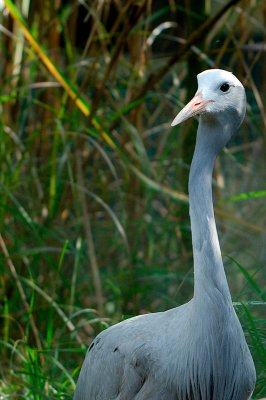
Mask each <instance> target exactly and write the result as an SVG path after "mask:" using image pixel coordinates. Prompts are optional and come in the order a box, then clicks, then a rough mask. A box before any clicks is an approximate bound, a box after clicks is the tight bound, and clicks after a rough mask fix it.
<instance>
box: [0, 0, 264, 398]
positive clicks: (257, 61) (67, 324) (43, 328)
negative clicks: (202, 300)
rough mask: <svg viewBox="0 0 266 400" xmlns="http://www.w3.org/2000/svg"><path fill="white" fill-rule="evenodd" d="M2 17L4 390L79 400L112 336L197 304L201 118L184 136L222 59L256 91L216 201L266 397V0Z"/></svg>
mask: <svg viewBox="0 0 266 400" xmlns="http://www.w3.org/2000/svg"><path fill="white" fill-rule="evenodd" d="M2 7H3V10H2V11H3V12H2V16H1V32H2V36H1V38H0V48H1V55H2V57H1V60H2V65H1V78H2V79H1V82H2V84H1V95H0V100H1V114H2V120H1V125H0V135H1V140H0V163H1V168H0V175H1V179H0V190H1V201H0V232H1V234H0V247H1V252H0V268H1V286H0V292H1V303H0V307H1V338H0V340H1V359H2V363H1V370H0V371H1V378H0V392H1V395H3V396H4V397H7V398H8V397H9V398H25V399H46V398H47V399H48V398H49V399H50V398H58V399H60V398H61V399H63V398H64V399H67V398H71V397H72V393H73V390H74V387H75V383H74V382H75V381H76V379H77V374H78V371H79V367H80V365H81V363H82V360H83V358H84V353H85V348H86V345H87V344H88V343H89V342H90V340H91V339H92V338H93V337H94V336H95V334H96V333H97V332H99V331H100V330H101V329H104V328H105V327H106V326H108V325H109V324H112V323H115V322H118V321H120V320H121V319H123V318H127V317H128V316H131V315H135V314H138V313H144V312H150V311H158V310H165V309H167V308H169V307H173V306H176V305H178V304H181V303H183V302H185V301H187V300H188V299H189V298H190V297H191V295H192V292H193V272H192V264H193V262H192V251H191V238H190V224H189V219H188V196H187V177H188V170H189V163H190V160H191V157H192V151H193V147H194V140H195V135H194V134H193V132H195V128H196V124H195V122H193V121H192V122H190V123H187V124H186V125H183V126H182V127H181V128H179V127H178V128H175V129H173V130H171V129H170V127H169V125H170V121H171V120H172V119H173V118H174V116H175V114H176V112H177V110H178V109H180V107H181V106H182V104H183V103H184V102H185V101H186V100H188V98H189V97H190V96H191V95H192V94H193V92H194V91H195V89H196V79H195V76H196V74H197V73H198V72H200V71H201V70H203V69H206V68H210V67H215V66H217V67H219V68H225V69H228V70H232V71H234V73H235V74H236V75H237V76H238V77H239V78H240V79H241V80H242V81H243V82H244V83H245V86H246V89H247V96H248V110H247V111H248V112H247V114H248V115H247V118H246V122H245V125H244V126H243V128H241V132H240V134H238V135H237V136H236V137H235V138H234V140H233V141H232V143H231V146H230V149H227V150H225V151H224V153H223V154H222V155H221V157H220V158H219V161H218V163H217V167H216V173H215V182H214V186H215V189H214V192H215V201H216V216H217V222H218V228H219V231H220V233H221V235H220V236H221V242H222V243H221V244H222V249H223V253H224V255H228V256H230V257H227V259H226V270H227V276H228V278H229V282H230V287H231V290H232V295H233V299H234V300H235V301H236V309H237V312H238V313H239V316H240V318H241V320H242V322H243V326H244V330H245V333H246V335H247V337H248V340H249V343H250V345H251V350H252V352H253V355H254V359H255V363H256V367H257V373H258V383H257V387H256V391H255V394H254V398H260V397H262V396H266V374H265V370H266V355H265V273H263V268H264V267H265V259H266V254H265V246H263V244H264V243H265V225H266V224H265V215H266V213H265V211H266V210H265V171H266V168H265V156H264V154H265V127H266V114H265V111H264V107H263V104H264V102H265V98H264V97H265V84H266V82H265V73H264V72H265V71H264V69H265V67H264V65H266V63H265V52H264V53H263V46H262V45H261V43H262V41H263V37H265V29H266V27H265V18H264V20H263V10H264V12H265V9H264V8H265V7H264V8H263V1H262V0H261V1H260V0H257V1H255V2H247V1H244V0H243V1H242V2H240V1H237V0H233V1H232V0H231V1H230V2H228V3H225V2H224V1H222V2H217V3H216V2H211V3H210V2H207V1H206V2H205V1H203V0H201V1H197V2H191V6H190V7H188V6H187V2H185V1H181V2H180V1H178V2H177V1H176V2H175V1H169V2H168V3H166V2H164V3H163V2H160V1H158V0H157V1H155V0H153V1H152V0H149V1H144V0H140V1H135V0H126V1H123V2H120V1H110V2H100V1H87V2H86V1H84V2H78V1H77V0H71V1H68V2H60V1H58V2H54V3H53V2H50V1H47V0H44V1H43V2H42V9H41V11H40V10H39V2H37V1H35V0H31V1H30V0H28V1H26V0H22V1H20V2H16V5H15V3H12V1H11V0H5V6H2ZM263 60H264V61H263ZM263 91H264V92H263ZM261 93H264V94H263V95H262V94H261ZM263 96H264V97H263ZM244 244H245V245H244Z"/></svg>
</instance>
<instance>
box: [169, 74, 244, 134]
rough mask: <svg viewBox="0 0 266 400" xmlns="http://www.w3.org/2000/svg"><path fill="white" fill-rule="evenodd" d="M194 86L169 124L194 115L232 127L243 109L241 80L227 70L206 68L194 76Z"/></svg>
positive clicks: (238, 119)
mask: <svg viewBox="0 0 266 400" xmlns="http://www.w3.org/2000/svg"><path fill="white" fill-rule="evenodd" d="M197 79H198V90H197V92H196V94H195V96H194V97H193V99H192V100H191V101H190V102H189V103H188V104H187V105H186V106H185V107H184V108H183V109H182V110H181V111H180V112H179V113H178V114H177V116H176V117H175V119H174V120H173V122H172V124H171V125H172V126H175V125H177V124H180V123H181V122H183V121H185V120H187V119H188V118H190V117H193V116H195V115H200V116H202V118H203V119H206V120H209V121H210V122H211V121H212V120H216V121H218V122H220V123H221V124H222V125H224V124H227V123H229V122H230V124H233V127H232V126H231V129H232V130H236V129H237V128H238V127H239V125H240V124H241V123H242V121H243V119H244V116H245V112H246V95H245V89H244V87H243V85H242V84H241V82H240V81H239V80H238V79H237V78H236V77H235V76H234V75H233V74H232V73H231V72H228V71H224V70H222V69H209V70H206V71H203V72H201V73H200V74H199V75H198V76H197Z"/></svg>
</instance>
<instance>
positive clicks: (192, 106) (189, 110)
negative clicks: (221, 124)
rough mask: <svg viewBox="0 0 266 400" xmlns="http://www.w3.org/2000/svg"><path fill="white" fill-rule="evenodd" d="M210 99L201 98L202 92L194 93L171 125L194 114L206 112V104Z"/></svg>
mask: <svg viewBox="0 0 266 400" xmlns="http://www.w3.org/2000/svg"><path fill="white" fill-rule="evenodd" d="M211 102H212V100H203V98H202V94H201V93H200V92H199V93H196V94H195V96H194V97H193V99H192V100H190V102H189V103H187V105H185V107H184V108H182V110H181V111H180V112H179V113H178V114H177V116H176V117H175V119H174V120H173V122H172V123H171V126H175V125H177V124H180V123H181V122H183V121H186V120H187V119H188V118H190V117H194V115H197V114H202V113H204V112H206V106H207V104H209V103H211Z"/></svg>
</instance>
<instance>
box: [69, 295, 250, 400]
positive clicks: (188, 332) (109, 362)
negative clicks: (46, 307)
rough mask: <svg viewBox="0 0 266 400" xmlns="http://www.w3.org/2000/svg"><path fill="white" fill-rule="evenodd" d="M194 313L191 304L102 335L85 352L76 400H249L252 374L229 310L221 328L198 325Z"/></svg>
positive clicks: (236, 321) (127, 324) (240, 336)
mask: <svg viewBox="0 0 266 400" xmlns="http://www.w3.org/2000/svg"><path fill="white" fill-rule="evenodd" d="M195 313H197V307H195V302H193V301H191V302H189V303H187V304H185V305H183V306H181V307H178V308H175V309H172V310H169V311H166V312H164V313H155V314H147V315H143V316H139V317H135V318H132V319H130V320H127V321H124V322H122V323H120V324H117V325H115V326H113V327H111V328H109V329H107V330H106V331H103V332H102V333H101V334H100V335H98V336H97V338H96V339H95V340H94V342H93V343H92V345H91V346H90V348H89V350H88V352H87V355H86V359H85V362H84V364H83V367H82V370H81V373H80V377H79V381H78V384H77V389H76V393H75V400H157V399H158V400H247V399H249V397H250V395H251V392H252V390H253V387H254V381H255V370H254V365H253V361H252V358H251V356H250V353H249V350H248V347H247V345H246V342H245V339H244V335H243V332H242V328H241V326H240V323H239V321H238V319H237V317H236V316H235V313H234V310H233V309H232V310H231V311H230V318H228V316H227V317H226V318H224V321H227V323H226V324H224V326H223V319H221V318H218V319H217V320H215V319H212V318H207V319H206V321H212V323H210V322H207V323H205V322H204V321H203V320H202V321H201V323H199V319H198V318H196V314H195ZM188 316H189V318H188ZM215 324H218V325H219V329H218V330H217V327H216V326H215ZM214 332H215V333H216V336H213V333H214ZM217 332H218V333H217ZM239 338H240V339H239ZM184 350H185V351H184Z"/></svg>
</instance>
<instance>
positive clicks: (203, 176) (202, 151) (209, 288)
mask: <svg viewBox="0 0 266 400" xmlns="http://www.w3.org/2000/svg"><path fill="white" fill-rule="evenodd" d="M210 122H211V121H204V120H202V119H200V124H199V128H198V133H197V142H196V148H195V152H194V156H193V160H192V164H191V170H190V175H189V198H190V218H191V228H192V245H193V255H194V274H195V286H194V299H195V300H197V299H200V298H202V297H205V298H210V297H212V296H211V295H212V294H214V295H215V293H218V292H217V291H219V293H220V295H221V296H222V298H223V300H224V301H225V302H226V303H227V302H230V303H231V296H230V292H229V288H228V284H227V280H226V276H225V272H224V266H223V261H222V256H221V250H220V245H219V240H218V235H217V229H216V224H215V219H214V211H213V200H212V172H213V167H214V162H215V159H216V156H217V154H218V153H219V151H220V150H221V148H222V147H223V146H224V144H225V143H226V142H227V140H228V137H227V136H228V135H227V134H228V132H224V131H223V130H224V128H223V127H222V126H221V125H219V124H215V123H210ZM217 131H218V132H217ZM219 131H220V132H219Z"/></svg>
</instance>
